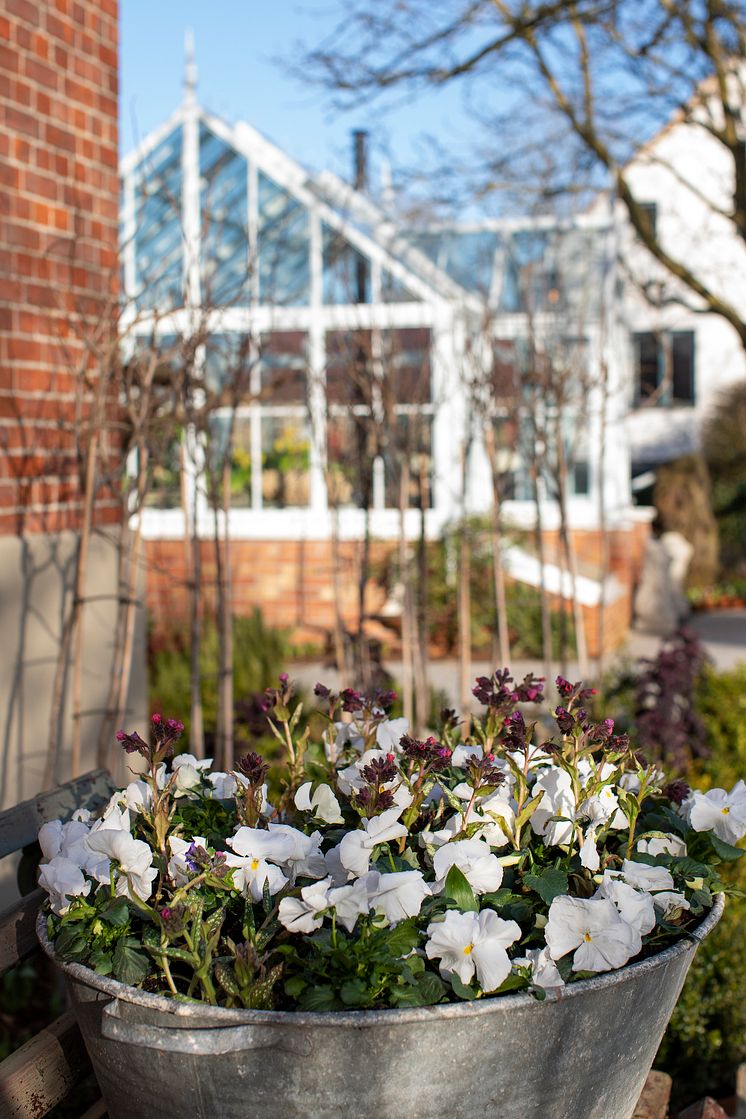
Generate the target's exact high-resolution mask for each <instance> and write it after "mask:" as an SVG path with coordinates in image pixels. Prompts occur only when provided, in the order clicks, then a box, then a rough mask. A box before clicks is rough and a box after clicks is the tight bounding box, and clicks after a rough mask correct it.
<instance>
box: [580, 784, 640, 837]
mask: <svg viewBox="0 0 746 1119" xmlns="http://www.w3.org/2000/svg"><path fill="white" fill-rule="evenodd" d="M578 818H579V819H582V820H589V821H590V822H591V823H592V824H595V825H597V826H600V825H602V824H608V825H609V827H610V828H615V829H617V830H620V829H622V828H626V827H627V826H628V824H629V821H628V819H627V817H626V816H625V814H624V812H622V810H621V808H620V807H619V798H618V797H617V795H616V793H615V792H614V791H613V790H612V788H611V786H610V785H604V787H603V788H602V789H600V790H599V792H597V793H595V794H594V795H593V796H591V797H588V798H587V799H586V800H584V801H583V803H582V804H581V805H580V808H579V809H578Z"/></svg>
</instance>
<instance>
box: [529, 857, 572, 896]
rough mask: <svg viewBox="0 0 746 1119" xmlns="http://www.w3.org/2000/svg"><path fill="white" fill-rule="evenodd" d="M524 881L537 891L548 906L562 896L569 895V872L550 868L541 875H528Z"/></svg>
mask: <svg viewBox="0 0 746 1119" xmlns="http://www.w3.org/2000/svg"><path fill="white" fill-rule="evenodd" d="M523 881H524V882H525V883H526V885H527V886H530V887H531V889H532V890H535V891H536V893H537V894H538V895H539V897H540V898H541V900H542V901H543V902H544V903H545V904H546V905H551V904H552V902H553V901H554V899H555V898H556V897H559V896H560V894H566V893H567V872H566V871H564V870H560V869H559V867H556V866H548V867H546V869H545V870H543V871H542V872H541V874H526V875H524V877H523Z"/></svg>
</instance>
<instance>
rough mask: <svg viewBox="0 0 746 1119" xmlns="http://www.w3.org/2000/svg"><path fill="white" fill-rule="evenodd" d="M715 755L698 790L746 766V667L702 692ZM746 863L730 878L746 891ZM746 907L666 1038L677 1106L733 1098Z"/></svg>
mask: <svg viewBox="0 0 746 1119" xmlns="http://www.w3.org/2000/svg"><path fill="white" fill-rule="evenodd" d="M695 705H696V708H697V713H698V715H699V717H700V718H701V720H702V723H703V724H704V728H705V742H706V745H707V749H708V753H707V755H706V756H705V757H702V758H699V759H697V760H696V761H694V762H693V763H692V765H691V767H690V774H689V779H690V781H691V783H692V784H696V785H697V787H698V788H706V787H713V786H717V787H721V788H722V787H727V788H731V787H732V785H733V783H734V782H735V781H737V780H738V778H739V777H740V776H742V774H743V773H744V766H746V665H740V666H739V667H738V668H736V669H734V670H733V671H731V672H721V673H719V672H715V671H714V669H713V668H712V667H711V666H708V665H706V666H705V667H704V668H703V669H702V671H701V673H700V676H699V679H698V681H697V683H696V690H695ZM745 863H746V859H741V860H740V862H737V863H735V864H730V866H729V867H728V868H727V869H726V868H724V871H723V877H724V878H728V880H730V881H731V882H734V883H735V884H736V885H738V886H740V887H741V889H746V865H744V864H745ZM745 924H746V900H744V899H743V898H730V899H729V900H728V902H727V904H726V909H725V914H724V916H723V918H722V920H721V922H720V924H719V925H718V927H717V928H716V929H715V931H714V932H713V933H712V934H711V935H710V937H709V938H708V939H707V940H706V941H705V942H704V944H703V945H702V946H701V947H700V949H699V951H698V952H697V955H696V956H695V958H694V963H693V964H692V969H691V971H690V973H689V977H688V979H687V981H686V984H685V985H684V990H683V992H682V995H681V999H680V1000H679V1003H678V1005H677V1007H676V1009H675V1011H674V1014H673V1017H672V1019H671V1024H670V1025H669V1027H668V1031H667V1033H666V1035H665V1037H664V1039H663V1042H662V1044H661V1048H660V1050H659V1053H658V1057H657V1059H656V1067H658V1068H662V1069H664V1070H665V1071H666V1072H668V1073H669V1074H670V1075H671V1076H672V1077H673V1082H674V1101H673V1104H674V1106H677V1107H680V1106H683V1105H685V1104H687V1103H689V1102H691V1101H692V1100H696V1099H699V1098H700V1097H702V1096H704V1095H706V1094H709V1095H724V1096H725V1095H731V1094H732V1092H733V1090H734V1082H735V1074H736V1069H737V1067H738V1065H739V1064H740V1063H741V1062H742V1061H743V1060H744V1058H745V1057H746V939H745V938H744V935H743V929H744V925H745Z"/></svg>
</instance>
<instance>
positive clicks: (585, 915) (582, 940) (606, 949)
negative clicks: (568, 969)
mask: <svg viewBox="0 0 746 1119" xmlns="http://www.w3.org/2000/svg"><path fill="white" fill-rule="evenodd" d="M544 935H545V937H546V942H547V947H548V949H549V954H550V955H551V957H552V959H553V960H559V959H561V958H562V957H563V956H566V955H567V954H568V952H574V953H575V955H574V956H573V962H572V967H573V971H611V970H613V969H614V968H618V967H623V966H624V964H626V963H627V960H629V959H630V958H631V957H632V956H636V955H637V953H638V952H639V951H640V949H641V948H642V937H641V936H640V933H639V932H638V930H637V929H635V928H633V927H632V925H630V924H628V923H627V922H626V921H625V920H624V919H623V918H622V917H621V916H620V914H619V911H618V910H617V908H616V906H615V905H614V903H613V902H611V901H609V899H608V898H603V897H596V898H572V897H568V896H567V895H561V896H560V897H556V898H555V899H554V901H553V902H552V904H551V905H550V907H549V918H548V920H547V924H546V927H545V930H544Z"/></svg>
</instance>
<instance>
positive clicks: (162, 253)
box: [135, 129, 183, 310]
mask: <svg viewBox="0 0 746 1119" xmlns="http://www.w3.org/2000/svg"><path fill="white" fill-rule="evenodd" d="M135 230H136V233H135V283H136V288H137V290H136V295H137V301H138V305H139V306H140V307H147V308H150V307H157V308H158V309H159V310H164V309H167V308H169V307H179V306H181V304H182V302H183V277H182V264H183V250H182V240H183V234H182V228H181V129H176V130H175V131H174V132H172V133H171V134H170V135H169V136H168V137H167V138H166V139H165V140H163V141H162V142H161V143H160V144H159V145H158V147H157V148H156V149H155V151H153V152H152V153H151V154H150V155H149V156H147V158H145V159H144V160H143V162H142V163H141V164H140V166H139V167H138V169H137V171H136V172H135Z"/></svg>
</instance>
